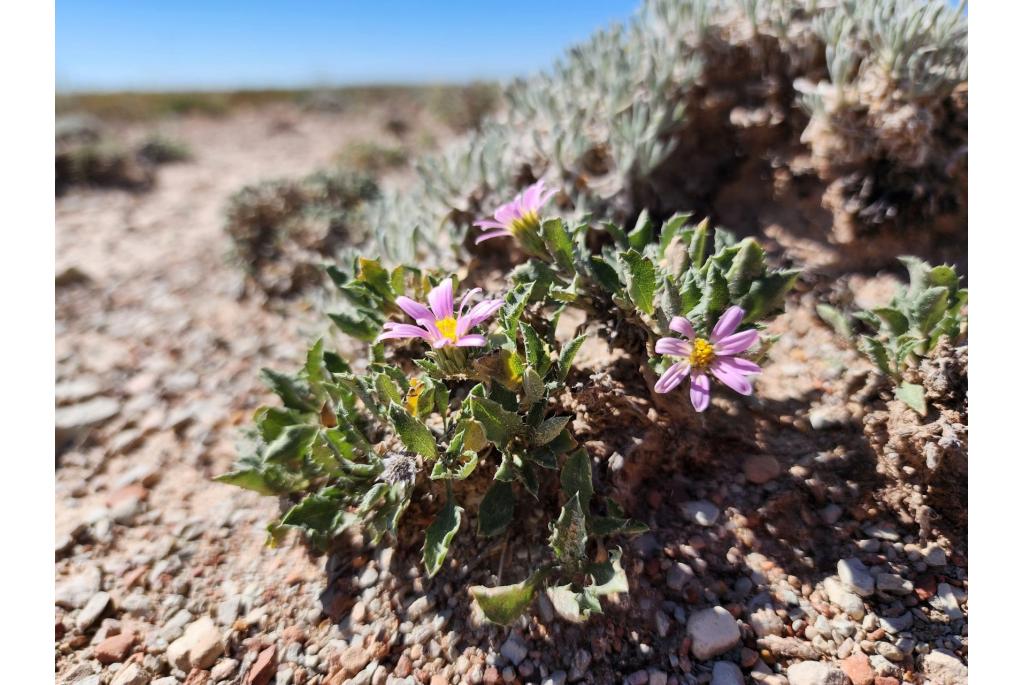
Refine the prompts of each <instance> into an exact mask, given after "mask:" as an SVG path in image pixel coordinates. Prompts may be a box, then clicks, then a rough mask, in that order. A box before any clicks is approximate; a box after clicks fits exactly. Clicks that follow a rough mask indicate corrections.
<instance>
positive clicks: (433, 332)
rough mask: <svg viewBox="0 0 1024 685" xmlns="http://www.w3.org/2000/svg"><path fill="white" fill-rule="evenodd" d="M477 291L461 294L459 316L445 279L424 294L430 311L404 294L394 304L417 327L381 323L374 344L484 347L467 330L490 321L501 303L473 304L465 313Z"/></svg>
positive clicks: (482, 341) (449, 282)
mask: <svg viewBox="0 0 1024 685" xmlns="http://www.w3.org/2000/svg"><path fill="white" fill-rule="evenodd" d="M479 292H480V288H473V289H472V290H470V291H469V292H468V293H466V294H465V295H463V296H462V301H461V302H460V303H459V311H458V313H456V311H455V302H454V299H453V296H452V279H450V278H446V279H444V280H443V281H442V282H441V283H440V285H438V286H437V287H436V288H434V289H433V290H431V291H430V293H428V294H427V302H428V303H429V304H430V307H429V308H428V307H426V306H425V305H422V304H420V303H419V302H417V301H416V300H412V299H410V298H408V297H405V296H404V295H403V296H399V297H397V298H395V304H397V305H398V306H399V307H401V309H402V311H403V312H405V313H406V314H408V315H409V316H410V317H412V319H414V320H415V321H416V323H417V324H418V325H416V326H413V325H412V324H408V323H395V322H393V321H388V322H387V323H386V324H384V332H383V333H381V334H380V335H379V336H377V340H376V342H380V341H381V340H393V339H396V338H422V339H423V340H426V341H427V342H428V343H430V345H431V346H432V347H434V348H435V349H437V348H441V347H445V346H446V345H455V346H456V347H482V346H484V345H486V344H487V338H486V337H485V336H483V335H480V334H479V333H470V332H469V331H470V330H472V329H473V328H475V327H476V326H479V325H480V324H481V323H483V322H484V321H486V320H487V319H489V318H491V316H492V315H493V314H494V312H496V311H498V309H500V308H501V305H502V301H501V300H500V299H498V300H482V301H481V302H478V303H476V304H475V305H473V307H472V308H471V309H470V310H469V311H468V312H467V311H465V310H466V305H467V304H468V303H469V300H470V298H471V297H473V296H474V295H476V294H477V293H479Z"/></svg>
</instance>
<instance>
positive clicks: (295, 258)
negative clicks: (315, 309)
mask: <svg viewBox="0 0 1024 685" xmlns="http://www.w3.org/2000/svg"><path fill="white" fill-rule="evenodd" d="M377 194H378V189H377V184H376V182H375V181H374V180H373V179H372V178H371V177H369V176H367V175H365V174H360V173H351V172H348V171H341V170H334V171H322V172H318V173H315V174H312V175H310V176H307V177H305V178H302V179H300V180H298V181H291V180H274V181H265V182H263V183H258V184H255V185H250V186H246V187H244V188H242V189H241V190H240V191H238V192H237V193H235V194H234V195H232V196H231V198H230V199H229V201H228V207H227V218H226V222H225V230H226V231H227V233H228V236H229V237H230V239H231V243H232V258H233V260H234V261H236V262H237V263H239V264H240V265H241V266H242V268H243V269H245V271H246V273H247V274H248V275H249V277H250V283H251V284H253V285H255V286H256V287H257V288H259V289H261V290H263V291H264V292H266V293H268V294H270V295H275V296H289V295H294V294H296V293H298V292H300V291H301V290H303V289H304V288H306V287H308V286H309V285H312V284H314V283H318V282H319V281H320V279H321V271H320V266H319V265H320V263H321V262H322V261H323V260H324V257H325V256H326V255H329V254H332V253H334V252H335V251H337V250H338V249H339V248H340V247H341V245H343V244H345V243H347V242H348V241H349V240H351V239H352V237H353V233H354V232H358V230H359V226H360V221H359V216H360V214H359V213H360V210H361V208H362V205H363V203H364V202H365V201H366V200H369V199H372V198H375V197H376V196H377Z"/></svg>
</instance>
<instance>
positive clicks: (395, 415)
mask: <svg viewBox="0 0 1024 685" xmlns="http://www.w3.org/2000/svg"><path fill="white" fill-rule="evenodd" d="M388 417H389V418H390V419H391V425H393V426H394V427H395V432H396V433H398V437H399V438H401V440H402V443H403V444H405V446H406V447H408V448H409V449H411V450H412V451H413V452H416V453H417V454H419V455H421V456H422V457H423V458H425V459H436V458H437V440H436V439H435V438H434V434H433V433H431V432H430V429H429V428H427V426H426V425H425V424H424V423H423V422H422V421H420V420H419V419H416V418H413V417H412V416H410V414H409V412H407V411H406V410H405V408H404V407H402V406H401V405H398V404H395V403H394V402H392V403H391V407H390V408H389V409H388Z"/></svg>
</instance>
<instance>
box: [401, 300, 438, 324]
mask: <svg viewBox="0 0 1024 685" xmlns="http://www.w3.org/2000/svg"><path fill="white" fill-rule="evenodd" d="M395 304H397V305H398V306H399V308H401V310H402V311H403V312H405V313H406V314H408V315H409V318H411V319H413V320H414V321H418V320H419V319H431V320H433V318H434V315H433V314H432V313H431V311H430V310H429V309H427V308H426V307H424V306H423V305H422V304H420V303H419V302H417V301H416V300H412V299H409V298H408V297H406V296H405V295H399V296H398V297H396V298H395Z"/></svg>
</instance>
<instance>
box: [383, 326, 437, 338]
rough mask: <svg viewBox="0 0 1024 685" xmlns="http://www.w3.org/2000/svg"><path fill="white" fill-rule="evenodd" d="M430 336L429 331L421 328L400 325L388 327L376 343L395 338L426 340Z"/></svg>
mask: <svg viewBox="0 0 1024 685" xmlns="http://www.w3.org/2000/svg"><path fill="white" fill-rule="evenodd" d="M428 335H429V334H428V333H427V331H426V330H424V329H422V328H420V327H419V326H413V325H412V324H410V323H398V324H393V325H392V326H390V327H386V330H385V331H384V332H383V333H381V334H380V335H378V336H377V340H376V342H380V341H381V340H392V339H395V338H423V339H424V340H426V339H427V336H428Z"/></svg>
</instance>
